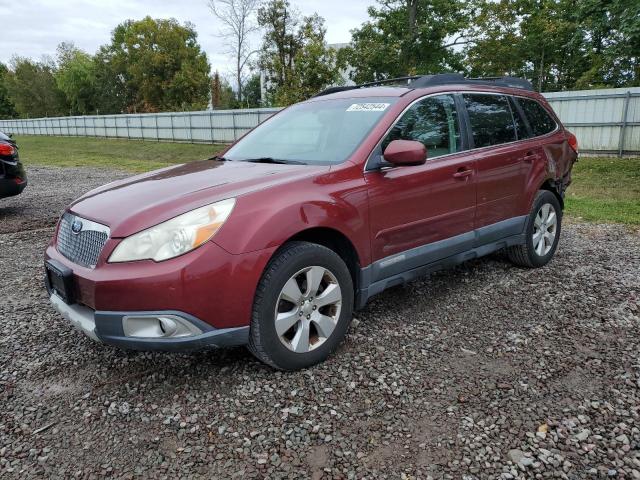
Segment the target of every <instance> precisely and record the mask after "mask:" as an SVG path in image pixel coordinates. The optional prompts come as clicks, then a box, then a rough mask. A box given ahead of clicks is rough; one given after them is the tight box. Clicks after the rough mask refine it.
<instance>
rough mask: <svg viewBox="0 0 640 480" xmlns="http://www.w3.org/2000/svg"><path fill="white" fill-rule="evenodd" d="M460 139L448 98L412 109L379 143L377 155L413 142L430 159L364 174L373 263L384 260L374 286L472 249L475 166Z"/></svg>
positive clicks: (431, 99)
mask: <svg viewBox="0 0 640 480" xmlns="http://www.w3.org/2000/svg"><path fill="white" fill-rule="evenodd" d="M461 131H462V129H461V122H460V119H459V116H458V110H457V108H456V101H455V98H454V95H450V94H443V95H435V96H429V97H425V98H423V99H421V100H419V101H417V102H416V103H414V104H413V105H412V106H411V107H410V108H409V109H408V110H407V111H405V113H403V115H402V116H401V117H400V118H399V120H398V121H397V122H396V124H395V125H394V126H393V127H392V128H391V130H390V131H389V133H388V134H387V135H386V137H385V138H384V139H383V141H382V143H381V145H380V147H379V152H378V154H379V153H380V152H383V151H384V148H385V147H386V146H387V145H388V144H389V143H390V142H391V141H393V140H417V141H420V142H422V143H423V144H424V145H425V146H426V147H427V156H428V158H427V161H426V163H425V164H424V165H416V166H402V167H386V168H375V169H372V170H369V171H366V172H365V180H366V182H367V186H368V193H369V204H370V208H369V217H370V226H371V246H372V253H373V260H374V262H375V261H376V260H381V259H385V260H384V261H383V262H380V265H379V267H380V268H378V269H376V271H375V272H374V274H373V278H372V280H373V281H376V280H379V279H381V278H385V277H388V276H390V275H392V274H395V273H399V272H401V271H404V270H408V269H410V268H415V267H416V266H420V265H424V264H426V263H430V262H431V261H436V260H438V259H439V258H443V257H445V256H448V255H453V254H455V253H458V252H460V251H464V250H466V249H468V248H470V240H472V238H473V228H474V225H473V222H474V212H475V203H476V191H475V188H476V186H475V162H474V161H473V160H472V159H469V157H468V152H464V151H461V150H462V136H461ZM374 155H375V153H374ZM461 234H466V236H465V235H462V236H461ZM454 237H455V238H454ZM452 238H454V239H453V240H449V241H445V240H447V239H452ZM425 246H428V247H426V248H421V249H419V251H416V250H414V251H412V252H409V251H410V250H412V249H416V248H417V247H425ZM391 256H394V258H387V257H391Z"/></svg>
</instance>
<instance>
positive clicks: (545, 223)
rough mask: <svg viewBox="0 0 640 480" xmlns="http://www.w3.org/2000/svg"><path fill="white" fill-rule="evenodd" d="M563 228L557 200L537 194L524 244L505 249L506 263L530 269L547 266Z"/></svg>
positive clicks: (542, 192)
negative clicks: (508, 260) (507, 261)
mask: <svg viewBox="0 0 640 480" xmlns="http://www.w3.org/2000/svg"><path fill="white" fill-rule="evenodd" d="M561 226H562V207H561V206H560V202H559V201H558V199H557V198H556V196H555V195H554V194H553V193H551V192H549V191H547V190H540V191H539V192H538V194H537V195H536V198H535V199H534V201H533V206H532V208H531V213H530V214H529V217H528V218H527V225H526V227H525V237H526V238H525V243H524V244H522V245H516V246H513V247H510V248H509V249H507V254H508V256H509V259H510V260H511V261H512V262H513V263H515V264H516V265H520V266H523V267H529V268H537V267H542V266H544V265H546V264H547V263H549V261H550V260H551V259H552V258H553V255H554V254H555V252H556V249H557V248H558V241H559V240H560V229H561Z"/></svg>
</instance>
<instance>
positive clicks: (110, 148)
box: [15, 135, 223, 173]
mask: <svg viewBox="0 0 640 480" xmlns="http://www.w3.org/2000/svg"><path fill="white" fill-rule="evenodd" d="M15 140H16V141H17V142H18V146H19V147H20V159H21V160H22V161H23V162H24V164H25V165H27V166H28V165H49V166H57V167H100V168H117V169H123V170H127V171H130V172H136V173H137V172H146V171H148V170H154V169H157V168H162V167H166V166H168V165H171V164H175V163H185V162H191V161H194V160H202V159H205V158H209V157H210V156H212V155H214V154H215V153H216V152H218V151H220V150H221V149H222V148H223V145H201V144H190V143H158V142H151V141H146V142H143V141H141V140H110V139H99V138H80V137H46V136H37V135H25V136H16V137H15Z"/></svg>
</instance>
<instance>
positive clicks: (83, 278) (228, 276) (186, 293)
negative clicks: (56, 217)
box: [45, 239, 275, 331]
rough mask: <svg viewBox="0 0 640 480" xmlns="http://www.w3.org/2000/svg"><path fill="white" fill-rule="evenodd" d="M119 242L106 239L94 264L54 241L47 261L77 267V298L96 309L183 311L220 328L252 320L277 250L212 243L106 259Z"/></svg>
mask: <svg viewBox="0 0 640 480" xmlns="http://www.w3.org/2000/svg"><path fill="white" fill-rule="evenodd" d="M118 242H119V240H113V239H109V240H108V241H107V244H106V246H105V248H104V250H103V253H102V258H101V259H100V260H99V261H98V265H97V266H96V268H95V269H90V268H85V267H82V266H80V265H77V264H74V263H72V262H70V261H69V260H68V259H66V258H65V257H64V256H62V254H60V252H59V251H58V250H57V249H56V247H55V245H54V243H53V242H52V243H51V244H50V245H49V247H48V248H47V250H46V253H45V261H46V260H51V261H55V262H57V263H59V264H61V265H63V266H64V267H66V268H68V269H70V270H71V271H72V279H73V280H72V284H73V290H74V292H73V293H74V294H73V295H72V296H73V298H74V299H75V301H76V302H77V304H79V305H84V306H86V307H88V308H89V309H90V310H92V311H94V312H134V313H135V312H168V311H177V312H184V314H187V315H188V316H189V318H196V319H198V320H199V321H202V322H204V323H206V324H207V326H208V327H211V328H213V329H216V330H226V329H229V328H236V327H246V326H248V325H249V323H250V320H251V309H252V304H253V297H254V294H255V290H256V286H257V284H258V282H259V280H260V276H261V274H262V271H263V270H264V266H265V265H266V264H267V262H268V260H269V258H270V257H271V255H272V253H273V250H275V247H274V248H273V249H268V250H262V251H256V252H250V253H246V254H241V255H232V254H230V253H228V252H226V251H225V250H224V249H222V248H221V247H219V246H218V245H216V244H215V243H213V242H208V243H207V244H206V245H203V246H202V247H200V248H198V249H196V250H194V251H192V252H189V253H187V254H185V255H182V256H180V257H176V258H174V259H171V260H166V261H164V262H157V263H156V262H153V261H139V262H129V263H114V264H110V263H106V261H105V260H104V259H105V258H108V256H109V255H110V253H111V252H112V251H113V249H114V248H115V246H116V245H117V243H118ZM201 330H203V331H205V330H206V329H204V328H203V329H201ZM99 331H100V329H99Z"/></svg>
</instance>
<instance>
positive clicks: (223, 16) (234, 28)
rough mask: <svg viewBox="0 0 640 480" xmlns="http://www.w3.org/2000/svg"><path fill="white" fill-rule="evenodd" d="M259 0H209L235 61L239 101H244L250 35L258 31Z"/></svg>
mask: <svg viewBox="0 0 640 480" xmlns="http://www.w3.org/2000/svg"><path fill="white" fill-rule="evenodd" d="M258 1H259V0H209V9H210V10H211V12H212V13H213V14H214V15H215V16H216V17H217V18H218V19H219V20H220V21H221V22H222V23H223V25H224V28H223V31H222V36H223V37H224V38H225V39H227V41H228V47H229V49H230V53H231V54H232V55H233V57H234V60H235V76H236V78H235V80H236V86H237V89H238V90H237V94H238V101H240V102H241V101H242V98H243V95H244V92H243V85H244V81H245V77H244V70H245V67H246V66H247V62H248V61H249V59H250V58H251V56H252V55H253V54H254V53H256V52H255V51H251V45H250V43H249V37H250V35H251V34H252V33H253V32H255V31H256V30H257V29H258V25H257V24H256V23H255V21H254V15H255V13H256V8H257V6H258Z"/></svg>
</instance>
